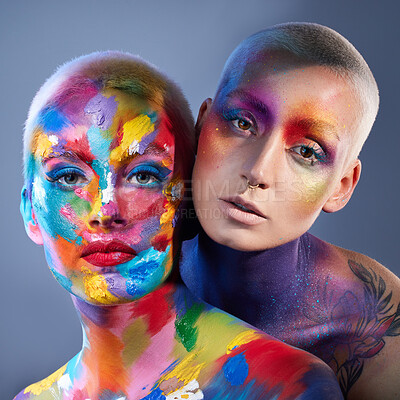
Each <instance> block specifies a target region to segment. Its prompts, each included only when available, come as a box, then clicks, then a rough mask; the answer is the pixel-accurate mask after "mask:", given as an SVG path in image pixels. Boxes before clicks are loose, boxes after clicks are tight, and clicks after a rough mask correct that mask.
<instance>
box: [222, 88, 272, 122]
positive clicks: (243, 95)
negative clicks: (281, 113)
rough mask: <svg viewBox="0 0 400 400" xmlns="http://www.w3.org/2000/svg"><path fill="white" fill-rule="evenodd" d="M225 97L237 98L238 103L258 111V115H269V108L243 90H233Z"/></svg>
mask: <svg viewBox="0 0 400 400" xmlns="http://www.w3.org/2000/svg"><path fill="white" fill-rule="evenodd" d="M226 97H228V98H234V97H238V98H239V100H240V101H242V102H244V103H246V104H248V105H249V106H250V107H252V108H253V109H255V110H256V111H258V112H259V113H260V114H264V115H266V116H268V115H269V114H270V110H269V108H268V107H267V106H266V105H265V104H264V103H263V102H262V101H261V100H260V99H258V98H257V97H255V96H253V95H252V94H250V93H248V92H246V91H245V90H243V89H235V90H233V91H232V92H230V93H228V94H227V96H226Z"/></svg>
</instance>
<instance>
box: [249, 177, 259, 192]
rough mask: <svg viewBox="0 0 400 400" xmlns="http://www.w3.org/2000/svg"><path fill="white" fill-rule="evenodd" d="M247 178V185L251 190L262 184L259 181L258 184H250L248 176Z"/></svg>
mask: <svg viewBox="0 0 400 400" xmlns="http://www.w3.org/2000/svg"><path fill="white" fill-rule="evenodd" d="M246 180H247V187H248V188H249V189H250V190H253V189H257V188H258V187H260V184H259V183H257V185H251V184H250V181H249V180H248V179H247V178H246Z"/></svg>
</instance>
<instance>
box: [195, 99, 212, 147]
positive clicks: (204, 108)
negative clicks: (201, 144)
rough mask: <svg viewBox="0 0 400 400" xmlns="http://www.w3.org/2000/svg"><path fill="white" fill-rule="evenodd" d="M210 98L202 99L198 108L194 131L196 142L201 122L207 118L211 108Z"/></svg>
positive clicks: (201, 125)
mask: <svg viewBox="0 0 400 400" xmlns="http://www.w3.org/2000/svg"><path fill="white" fill-rule="evenodd" d="M211 104H212V99H210V98H208V99H206V100H204V101H203V103H202V104H201V106H200V109H199V115H198V116H197V121H196V126H195V132H196V143H197V142H198V141H199V136H200V132H201V128H202V127H203V123H204V121H205V120H206V118H207V115H208V113H209V112H210V110H211Z"/></svg>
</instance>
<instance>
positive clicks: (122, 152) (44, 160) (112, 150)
mask: <svg viewBox="0 0 400 400" xmlns="http://www.w3.org/2000/svg"><path fill="white" fill-rule="evenodd" d="M39 118H40V121H41V123H40V124H39V126H38V128H37V130H36V133H35V137H34V141H33V146H32V156H33V159H34V162H35V173H34V178H33V188H32V206H33V212H34V215H35V217H36V221H37V225H38V227H39V228H40V233H41V236H42V239H43V244H44V248H45V253H46V259H47V262H48V264H49V266H50V269H51V271H52V272H53V274H54V276H55V277H56V279H57V280H58V282H59V283H61V285H62V286H63V287H64V288H66V289H67V290H68V291H70V292H71V293H73V294H75V295H77V296H79V297H81V298H82V299H84V300H86V301H88V302H92V303H95V304H99V303H100V304H114V303H121V302H126V301H129V300H132V299H135V298H138V297H141V296H143V295H145V294H147V293H149V292H150V291H151V290H153V289H154V288H155V287H156V286H157V285H159V284H160V283H161V282H162V281H163V280H164V279H165V278H166V277H167V275H168V274H169V272H170V269H171V265H172V254H173V253H172V233H173V218H174V215H175V210H176V208H177V206H178V204H179V201H180V193H181V189H182V188H183V185H182V181H181V180H180V179H179V177H177V176H174V170H173V165H174V137H173V135H172V134H171V132H170V131H169V130H168V128H167V126H166V124H165V121H164V118H163V115H162V112H155V111H154V110H152V109H151V108H150V106H149V105H148V104H147V103H146V101H144V100H142V99H140V98H137V97H133V96H128V95H126V94H124V93H122V92H120V91H115V90H114V91H112V90H107V91H105V92H104V93H97V94H94V96H93V97H91V98H90V99H89V100H88V101H87V100H85V101H84V104H82V103H79V102H77V101H75V102H74V103H72V104H70V105H69V106H68V107H64V109H63V110H62V111H60V110H58V109H54V108H52V109H48V110H45V111H43V113H42V115H41V116H40V117H39ZM71 121H74V122H71Z"/></svg>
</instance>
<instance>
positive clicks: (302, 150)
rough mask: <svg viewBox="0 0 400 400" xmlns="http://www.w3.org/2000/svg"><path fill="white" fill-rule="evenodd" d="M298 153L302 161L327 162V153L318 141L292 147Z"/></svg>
mask: <svg viewBox="0 0 400 400" xmlns="http://www.w3.org/2000/svg"><path fill="white" fill-rule="evenodd" d="M290 150H291V151H292V152H294V153H295V154H297V155H298V156H299V157H300V159H301V161H303V162H306V163H307V164H310V165H314V164H316V163H320V162H325V161H326V158H327V155H326V153H325V151H324V150H323V149H322V147H321V146H320V145H319V144H318V143H315V142H314V143H309V144H301V145H298V146H294V147H292V148H291V149H290Z"/></svg>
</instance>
